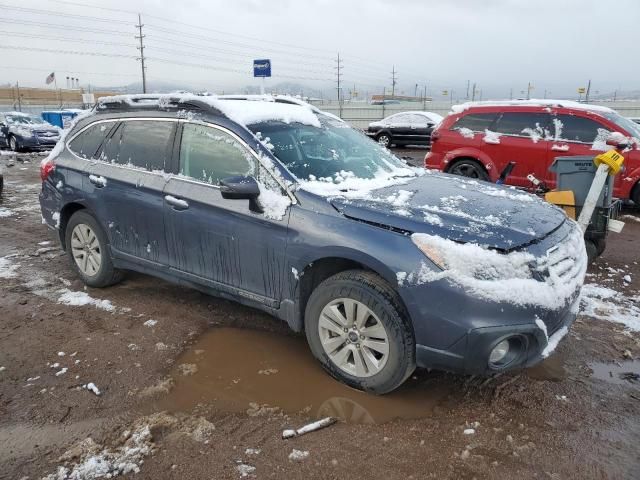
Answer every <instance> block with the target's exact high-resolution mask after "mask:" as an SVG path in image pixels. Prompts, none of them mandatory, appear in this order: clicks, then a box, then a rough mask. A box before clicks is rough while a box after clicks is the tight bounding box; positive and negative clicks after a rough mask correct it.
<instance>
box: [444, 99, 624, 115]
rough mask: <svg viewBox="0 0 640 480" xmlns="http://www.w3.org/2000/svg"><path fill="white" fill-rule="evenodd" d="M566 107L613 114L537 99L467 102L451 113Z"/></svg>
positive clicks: (584, 105)
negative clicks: (491, 108)
mask: <svg viewBox="0 0 640 480" xmlns="http://www.w3.org/2000/svg"><path fill="white" fill-rule="evenodd" d="M517 106H525V107H564V108H575V109H577V110H586V111H589V112H601V113H611V112H613V110H612V109H610V108H609V107H603V106H600V105H591V104H588V103H579V102H574V101H572V100H552V99H535V98H532V99H531V100H487V101H483V102H466V103H463V104H460V105H453V106H452V107H451V111H452V112H453V113H461V112H463V111H465V110H468V109H469V108H472V107H517Z"/></svg>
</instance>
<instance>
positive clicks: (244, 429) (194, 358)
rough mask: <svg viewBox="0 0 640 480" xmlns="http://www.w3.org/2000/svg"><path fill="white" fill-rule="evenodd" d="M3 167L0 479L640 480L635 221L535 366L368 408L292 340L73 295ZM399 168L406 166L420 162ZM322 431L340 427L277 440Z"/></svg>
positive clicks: (422, 389) (136, 286)
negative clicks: (559, 339)
mask: <svg viewBox="0 0 640 480" xmlns="http://www.w3.org/2000/svg"><path fill="white" fill-rule="evenodd" d="M405 152H407V151H406V150H403V151H402V152H401V154H402V155H404V154H405ZM4 153H5V152H3V155H1V156H0V164H1V165H4V166H5V167H7V168H5V175H6V178H5V192H4V194H3V196H2V199H1V200H0V292H1V294H0V467H1V468H0V479H5V478H6V479H21V478H27V477H28V478H30V479H36V478H42V477H45V476H47V475H49V474H55V473H57V472H60V475H61V476H60V477H59V478H64V476H63V474H64V473H65V471H64V470H60V471H59V470H58V469H59V468H60V467H66V468H69V471H71V470H72V469H73V468H76V472H80V470H79V469H80V468H86V469H87V470H84V472H85V473H84V477H80V478H91V477H90V476H88V475H89V474H88V473H86V472H88V471H90V469H91V468H92V469H93V470H91V471H93V472H96V471H99V470H100V468H105V469H107V470H109V469H111V470H110V471H113V468H116V469H117V468H119V469H120V471H123V472H124V477H125V478H134V477H135V478H139V479H147V478H148V479H158V478H176V479H181V478H191V479H201V478H202V479H211V478H236V479H237V478H241V477H242V476H243V475H246V476H247V477H256V478H288V479H298V478H300V479H311V478H323V479H324V478H340V479H344V478H438V479H442V478H445V479H448V478H451V479H461V478H462V479H467V478H468V479H472V478H477V479H480V478H500V479H504V478H520V479H529V478H538V479H541V478H551V479H563V478H615V479H625V478H628V479H637V478H640V453H639V452H640V449H639V447H638V445H640V382H639V381H638V380H637V374H638V373H640V361H638V360H634V359H640V318H639V317H640V266H639V265H638V263H639V262H640V248H639V242H640V216H638V213H637V212H631V211H630V212H625V218H624V220H626V221H627V225H626V227H625V229H624V231H623V233H621V234H619V235H615V234H612V235H611V237H610V240H609V246H608V249H607V252H605V255H604V256H603V257H602V258H601V259H599V260H598V261H597V262H596V264H594V265H593V266H592V267H591V269H590V273H589V276H588V277H587V283H588V284H590V286H589V288H588V289H587V295H585V297H584V299H583V313H582V314H581V315H580V317H579V319H578V321H577V322H576V324H575V326H574V328H573V329H572V331H571V334H570V336H569V337H568V338H567V340H566V341H564V342H563V343H562V344H561V346H560V347H559V350H558V352H557V354H556V355H555V356H553V357H551V358H550V359H549V360H547V361H546V362H545V363H543V364H542V365H540V366H538V367H536V368H534V369H532V370H529V371H527V372H516V373H513V374H508V375H502V376H498V377H495V378H489V379H486V378H474V377H463V376H455V375H450V374H443V373H437V372H424V371H419V372H416V374H415V375H414V377H412V378H411V379H410V380H409V381H408V382H407V384H406V385H405V386H403V387H402V388H401V389H400V390H399V391H397V392H394V393H393V394H391V395H388V396H385V397H371V396H369V395H365V394H363V393H360V392H355V391H353V390H350V389H348V388H346V387H344V386H342V385H340V384H338V383H337V382H335V381H333V380H332V379H330V378H329V377H327V376H326V375H325V374H324V373H323V372H322V371H321V369H320V367H319V366H318V365H317V364H316V363H315V362H314V361H313V359H312V358H311V355H310V354H309V353H308V351H307V348H306V344H305V341H304V339H303V338H302V337H301V336H297V335H293V334H292V333H291V332H290V331H288V329H287V328H286V326H285V325H284V324H283V323H281V322H279V321H277V320H276V319H274V318H272V317H269V316H268V315H265V314H263V313H260V312H257V311H255V310H252V309H249V308H245V307H242V306H239V305H236V304H233V303H231V302H228V301H224V300H220V299H216V298H213V297H209V296H206V295H203V294H201V293H198V292H196V291H193V290H188V289H184V288H181V287H177V286H174V285H171V284H169V283H166V282H163V281H161V280H157V279H154V278H151V277H147V276H144V275H139V274H133V273H132V274H129V275H128V276H127V278H126V280H125V281H124V282H122V283H121V284H119V285H117V286H114V287H111V288H108V289H104V290H97V289H86V288H85V287H84V286H83V285H82V283H81V282H80V281H79V280H78V279H77V278H76V277H75V276H74V274H73V273H72V270H71V268H70V266H69V260H68V258H67V256H66V255H65V254H64V252H62V251H61V250H60V248H59V245H58V243H57V239H56V238H55V233H54V232H51V231H50V230H48V229H47V228H46V227H45V226H44V225H42V224H41V219H40V212H39V206H38V199H37V195H38V192H39V188H40V184H39V175H38V164H39V158H40V157H39V156H38V155H20V156H19V157H14V156H11V155H6V154H4ZM408 153H411V155H412V156H413V157H415V158H416V159H417V160H416V163H420V161H421V159H422V158H423V157H424V153H425V152H424V151H423V150H419V151H418V150H416V151H408ZM27 162H29V163H27ZM8 163H13V164H14V165H13V166H12V167H8V166H7V165H8ZM625 276H628V277H627V280H630V281H625ZM605 289H609V290H605ZM73 292H79V293H73ZM69 299H72V300H73V302H72V303H79V304H82V303H83V304H84V305H73V304H71V305H67V304H65V302H67V303H68V302H69ZM587 314H588V315H589V316H588V315H587ZM634 320H635V323H634ZM618 321H626V322H627V325H628V326H630V327H634V326H635V327H636V328H637V330H636V331H633V330H631V329H629V328H628V327H625V325H623V324H621V323H617V322H618ZM90 383H92V384H93V386H95V387H96V389H97V390H96V391H99V392H100V395H96V393H94V391H92V388H93V386H91V385H89V384H90ZM87 387H88V388H87ZM324 415H335V416H338V417H340V418H341V419H342V420H343V421H341V422H339V423H337V424H335V425H333V426H330V427H328V428H326V429H324V430H320V431H317V432H313V433H310V434H308V435H305V436H302V437H298V438H294V439H290V440H282V439H281V433H282V430H283V429H285V428H297V427H300V426H302V425H304V424H305V423H308V422H310V421H313V420H315V419H316V418H319V417H321V416H324ZM89 439H90V440H89ZM296 451H297V453H296ZM304 452H308V454H305V453H304ZM87 459H89V461H87ZM79 465H81V466H79ZM114 465H115V467H114ZM118 465H119V467H118ZM107 470H104V471H107ZM137 470H139V471H138V472H137V473H136V471H137ZM69 471H67V473H68V472H69ZM50 478H58V477H55V476H53V477H50Z"/></svg>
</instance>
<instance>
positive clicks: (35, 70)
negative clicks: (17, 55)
mask: <svg viewBox="0 0 640 480" xmlns="http://www.w3.org/2000/svg"><path fill="white" fill-rule="evenodd" d="M3 68H6V69H9V70H30V71H34V72H57V71H64V72H67V73H73V74H74V75H100V76H109V77H120V76H124V77H137V76H139V74H138V73H113V72H110V73H108V72H79V71H77V70H67V69H63V68H57V67H50V68H44V67H42V68H35V67H16V66H13V65H3Z"/></svg>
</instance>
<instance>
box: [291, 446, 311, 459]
mask: <svg viewBox="0 0 640 480" xmlns="http://www.w3.org/2000/svg"><path fill="white" fill-rule="evenodd" d="M308 456H309V452H308V451H306V450H296V449H295V448H294V449H293V450H292V451H291V453H290V454H289V460H293V461H296V462H299V461H300V460H304V459H305V458H307V457H308Z"/></svg>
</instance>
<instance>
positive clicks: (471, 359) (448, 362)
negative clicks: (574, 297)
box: [416, 310, 576, 375]
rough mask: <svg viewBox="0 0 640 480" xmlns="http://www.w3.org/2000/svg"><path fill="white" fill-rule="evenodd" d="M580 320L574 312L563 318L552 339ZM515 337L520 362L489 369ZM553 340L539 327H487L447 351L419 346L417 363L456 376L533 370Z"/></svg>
mask: <svg viewBox="0 0 640 480" xmlns="http://www.w3.org/2000/svg"><path fill="white" fill-rule="evenodd" d="M575 319H576V313H574V312H572V311H571V310H569V311H567V313H566V314H565V315H564V317H563V318H562V320H561V322H559V324H558V326H557V327H556V329H555V331H554V332H549V333H550V335H549V337H550V339H552V338H553V336H554V335H562V334H563V333H564V332H565V330H564V327H566V328H567V329H568V328H569V327H570V326H571V324H572V323H573V322H574V321H575ZM511 336H518V338H519V339H520V340H521V341H522V350H521V351H520V354H519V355H518V357H517V358H516V359H514V360H513V361H512V362H511V363H509V364H508V365H506V366H504V367H502V368H491V367H490V366H489V355H490V353H491V351H492V350H493V348H494V347H495V346H496V345H497V344H498V343H500V342H501V341H502V340H505V339H506V338H508V337H511ZM548 343H549V340H548V339H547V337H546V335H545V333H544V332H543V331H542V330H541V329H540V327H538V326H537V325H536V324H535V323H530V324H524V325H507V326H500V327H484V328H476V329H473V330H470V331H469V332H468V333H467V334H466V335H465V336H464V337H463V338H462V339H460V340H459V341H458V342H456V344H455V345H453V346H452V347H451V348H449V349H447V350H437V349H434V348H430V347H427V346H425V345H417V346H416V362H417V364H418V367H421V368H433V369H437V370H446V371H450V372H456V373H465V374H479V375H490V374H492V373H498V372H503V371H508V370H515V369H518V368H526V367H531V366H533V365H535V364H537V363H539V362H541V361H542V360H544V357H543V356H542V352H543V351H544V349H545V348H546V346H547V344H548Z"/></svg>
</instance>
